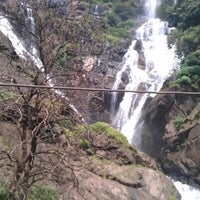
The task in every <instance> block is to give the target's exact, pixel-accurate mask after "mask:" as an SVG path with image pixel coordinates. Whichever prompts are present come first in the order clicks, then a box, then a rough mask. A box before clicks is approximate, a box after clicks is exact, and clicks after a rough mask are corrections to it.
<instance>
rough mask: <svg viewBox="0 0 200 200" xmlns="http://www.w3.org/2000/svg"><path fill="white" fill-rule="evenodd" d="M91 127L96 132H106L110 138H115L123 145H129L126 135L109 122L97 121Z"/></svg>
mask: <svg viewBox="0 0 200 200" xmlns="http://www.w3.org/2000/svg"><path fill="white" fill-rule="evenodd" d="M90 129H91V130H92V131H93V132H95V133H96V134H101V133H105V134H106V136H107V137H108V138H111V139H114V140H115V141H116V142H117V143H118V144H121V145H123V146H127V145H128V141H127V139H126V137H125V136H124V135H123V134H122V133H120V132H119V131H116V130H115V129H114V128H113V127H112V126H110V125H109V124H107V123H104V122H97V123H95V124H93V125H91V126H90Z"/></svg>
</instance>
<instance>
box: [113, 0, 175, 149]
mask: <svg viewBox="0 0 200 200" xmlns="http://www.w3.org/2000/svg"><path fill="white" fill-rule="evenodd" d="M150 2H151V1H150ZM152 2H153V3H152V4H150V3H149V4H150V5H151V6H150V8H153V9H155V0H152ZM154 13H155V10H153V11H151V10H150V18H149V20H148V21H147V22H146V23H144V24H143V25H142V26H141V27H140V28H139V29H138V30H137V31H136V32H137V40H135V41H133V42H132V44H131V46H130V47H129V49H128V51H127V53H126V55H125V57H124V63H123V66H122V68H121V70H120V71H119V72H118V74H117V78H116V81H115V84H114V89H116V88H118V87H119V85H120V83H121V79H122V74H123V73H124V72H127V73H128V80H127V81H128V84H127V85H126V86H125V89H126V90H148V91H159V90H160V89H161V87H162V85H163V82H164V81H165V80H166V79H167V78H168V77H169V76H170V75H171V74H172V73H173V71H174V69H175V68H177V67H178V59H177V57H176V54H175V47H172V48H169V47H168V45H167V33H168V31H169V29H168V26H167V22H163V21H161V20H160V19H157V18H152V17H153V16H154ZM149 96H151V97H153V96H154V95H152V94H151V95H149V94H132V93H125V94H124V97H123V100H122V101H121V103H120V106H119V109H118V112H117V113H116V114H115V116H114V119H113V120H112V121H113V125H114V127H115V128H117V129H118V130H120V131H121V132H122V133H123V134H124V135H125V136H126V137H127V139H128V140H129V142H130V143H133V144H134V145H136V146H137V147H139V144H140V141H139V140H140V138H139V135H138V134H139V133H138V131H137V133H136V129H137V127H138V125H139V124H138V123H139V119H140V115H141V110H142V108H143V106H144V104H145V101H146V99H147V97H149ZM112 101H113V107H114V106H115V104H116V94H113V100H112ZM112 110H114V109H112Z"/></svg>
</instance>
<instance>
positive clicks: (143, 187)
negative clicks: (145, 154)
mask: <svg viewBox="0 0 200 200" xmlns="http://www.w3.org/2000/svg"><path fill="white" fill-rule="evenodd" d="M76 176H77V178H78V182H79V188H77V189H73V190H71V192H70V194H69V193H67V194H65V195H70V198H73V199H74V200H81V199H91V200H92V199H94V200H110V199H112V200H125V199H126V200H141V199H148V200H169V199H172V198H173V199H177V200H178V199H181V197H180V195H179V193H178V192H177V191H176V189H175V187H174V186H173V183H172V182H171V180H170V179H169V178H167V177H166V176H164V174H162V173H161V172H159V171H155V170H153V169H148V168H145V167H138V166H136V165H129V166H118V165H115V164H100V163H95V164H93V165H90V166H89V167H88V170H80V171H77V172H76ZM65 198H67V196H66V197H65ZM65 198H64V199H65ZM68 198H69V197H68Z"/></svg>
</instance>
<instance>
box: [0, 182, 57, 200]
mask: <svg viewBox="0 0 200 200" xmlns="http://www.w3.org/2000/svg"><path fill="white" fill-rule="evenodd" d="M8 192H9V191H8V186H7V185H6V184H5V183H1V184H0V199H1V200H8ZM36 199H37V200H59V195H58V193H57V192H56V191H54V190H52V189H49V188H46V187H32V188H31V189H30V191H29V193H28V197H27V200H36Z"/></svg>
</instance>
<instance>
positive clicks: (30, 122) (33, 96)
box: [0, 1, 81, 200]
mask: <svg viewBox="0 0 200 200" xmlns="http://www.w3.org/2000/svg"><path fill="white" fill-rule="evenodd" d="M10 2H11V1H10ZM27 2H28V3H29V5H31V7H32V8H33V12H35V16H37V27H38V29H37V31H36V32H34V31H32V30H31V29H30V27H31V26H28V24H27V23H26V21H24V20H22V21H21V20H20V19H22V16H23V15H24V16H25V15H27V13H26V12H25V8H26V5H25V3H27ZM15 3H16V5H15V4H14V5H15V6H16V7H15V6H14V7H13V6H12V7H11V9H10V13H12V14H13V13H14V12H16V11H17V10H18V9H22V10H20V11H21V12H20V16H18V15H17V14H16V13H15V15H12V18H13V16H14V19H13V20H14V22H15V23H18V22H20V24H21V26H20V27H21V28H25V29H26V30H29V34H28V36H27V41H29V44H31V43H32V39H33V40H34V41H35V42H36V43H37V44H38V46H39V50H40V51H39V52H40V53H41V58H42V61H43V63H44V69H45V70H44V72H45V73H42V71H41V70H40V69H38V68H37V67H36V66H34V62H33V59H31V58H32V57H30V58H29V59H27V60H20V59H19V57H17V58H16V59H15V60H14V59H13V58H12V57H11V55H12V54H11V52H12V50H10V48H7V49H5V48H3V49H2V51H1V56H4V57H6V58H7V60H8V65H9V66H11V67H13V68H15V69H16V71H17V74H18V76H13V77H12V81H13V82H14V83H18V82H20V83H25V84H34V85H41V84H42V85H46V84H47V81H48V77H47V76H46V75H47V74H49V73H50V72H51V70H52V69H53V66H57V61H58V59H59V58H60V57H61V56H63V54H66V51H64V52H62V51H63V48H64V47H65V45H66V43H63V42H64V41H65V39H66V38H65V37H66V34H67V33H66V30H67V31H68V32H69V31H71V28H70V30H69V24H70V23H71V21H72V20H68V19H66V16H61V17H60V18H56V16H58V15H59V13H58V12H56V11H49V10H48V11H46V12H44V13H43V12H42V11H44V10H43V9H44V8H45V7H44V6H45V4H44V3H43V2H41V4H39V3H38V4H36V3H35V2H32V1H25V2H24V5H23V6H22V7H21V5H20V3H21V2H18V1H16V2H15ZM32 3H34V4H32ZM39 8H40V9H41V10H39ZM7 10H9V8H7ZM53 16H54V19H55V21H52V19H51V17H53ZM26 17H27V16H26ZM24 19H27V18H25V17H24ZM29 22H30V21H29ZM66 22H67V23H66ZM57 32H59V33H60V32H63V34H61V37H59V38H58V37H56V33H57ZM2 46H4V45H2ZM2 46H1V47H2ZM30 47H32V46H31V45H30ZM29 53H30V54H31V53H32V52H31V51H30V52H29ZM0 98H1V101H0V106H1V109H0V116H1V120H2V121H1V123H0V125H1V126H2V127H4V128H5V126H6V127H7V128H8V130H9V132H8V133H6V132H5V131H4V129H2V133H1V134H2V135H3V131H4V133H5V134H4V135H3V138H4V139H3V140H7V139H9V140H10V141H9V142H8V143H7V142H5V143H4V142H2V144H1V145H0V169H1V170H2V171H3V173H5V174H6V179H7V180H6V181H8V188H9V197H8V198H9V200H22V199H24V200H25V199H27V195H28V192H29V190H30V188H31V187H32V186H33V185H35V184H36V183H37V182H40V183H41V182H42V183H44V182H47V183H48V182H49V181H52V182H54V184H55V185H61V184H62V185H63V184H65V185H67V186H69V185H70V186H71V187H77V186H78V182H77V179H76V176H75V173H74V171H75V170H78V169H79V168H80V164H77V160H79V155H80V153H81V151H80V150H79V148H77V146H75V145H72V141H71V140H70V139H69V138H68V137H65V130H66V128H68V129H73V127H74V126H75V125H76V124H78V123H81V120H80V119H79V115H78V114H77V113H76V112H75V111H74V110H73V109H72V108H71V106H70V103H69V102H68V100H67V99H66V98H64V97H61V96H59V95H58V94H57V93H56V92H55V91H53V90H44V89H43V90H41V89H35V88H21V87H18V88H12V89H6V88H2V89H1V90H0ZM75 161H76V162H75Z"/></svg>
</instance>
